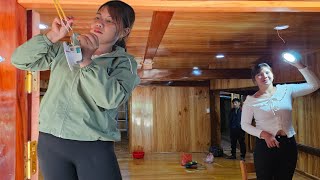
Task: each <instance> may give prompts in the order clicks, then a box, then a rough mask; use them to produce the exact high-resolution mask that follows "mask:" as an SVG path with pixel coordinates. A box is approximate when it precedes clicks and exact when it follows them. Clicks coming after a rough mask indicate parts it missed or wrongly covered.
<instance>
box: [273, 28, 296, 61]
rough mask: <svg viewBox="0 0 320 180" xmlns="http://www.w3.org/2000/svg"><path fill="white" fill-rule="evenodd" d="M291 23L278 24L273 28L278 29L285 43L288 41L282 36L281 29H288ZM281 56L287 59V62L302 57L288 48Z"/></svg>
mask: <svg viewBox="0 0 320 180" xmlns="http://www.w3.org/2000/svg"><path fill="white" fill-rule="evenodd" d="M288 28H289V25H281V26H276V27H274V28H273V29H275V30H277V34H278V37H279V38H280V39H281V40H282V41H283V44H286V41H285V40H284V39H283V38H282V37H281V36H280V34H279V31H281V30H284V29H288ZM281 57H282V58H283V60H285V61H287V62H290V63H292V62H295V61H298V60H300V59H301V55H300V54H299V53H298V52H296V51H293V50H287V51H285V52H283V53H282V54H281Z"/></svg>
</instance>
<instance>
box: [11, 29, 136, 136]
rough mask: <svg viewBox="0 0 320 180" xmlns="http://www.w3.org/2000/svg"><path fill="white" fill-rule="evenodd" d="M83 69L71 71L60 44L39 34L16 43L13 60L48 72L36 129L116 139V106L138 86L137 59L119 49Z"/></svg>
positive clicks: (54, 133) (13, 62)
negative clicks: (20, 43)
mask: <svg viewBox="0 0 320 180" xmlns="http://www.w3.org/2000/svg"><path fill="white" fill-rule="evenodd" d="M92 59H93V62H92V63H91V64H90V65H88V66H86V67H83V68H80V66H79V65H77V66H76V67H74V69H73V71H71V70H70V69H69V66H68V63H67V60H66V57H65V54H64V50H63V45H62V43H61V42H59V43H54V44H53V43H51V42H50V40H49V39H48V38H47V37H46V35H42V34H41V35H37V36H35V37H33V38H32V39H30V40H29V41H27V42H26V43H24V44H23V45H21V46H20V47H18V48H17V49H16V50H15V52H14V54H13V55H12V64H13V65H14V66H16V67H17V68H19V69H22V70H30V71H43V70H51V73H50V81H49V86H48V89H47V92H46V93H45V95H44V97H43V99H42V101H41V104H40V115H39V131H40V132H44V133H48V134H52V135H54V136H56V137H60V138H64V139H71V140H79V141H96V140H102V141H119V140H120V131H119V130H118V129H117V126H116V125H117V123H116V115H117V108H118V107H119V105H121V104H122V103H124V102H126V101H127V100H128V98H129V96H130V95H131V92H132V91H133V89H134V88H135V87H136V86H137V85H138V84H139V82H140V79H139V77H138V75H137V62H136V61H135V60H134V57H133V56H131V55H129V54H127V53H126V52H125V50H124V49H123V48H121V47H117V48H116V50H115V51H113V52H111V53H107V54H103V55H100V56H93V58H92Z"/></svg>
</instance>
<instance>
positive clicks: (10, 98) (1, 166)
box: [0, 0, 26, 180]
mask: <svg viewBox="0 0 320 180" xmlns="http://www.w3.org/2000/svg"><path fill="white" fill-rule="evenodd" d="M24 13H25V10H24V8H22V7H21V6H19V5H18V4H17V3H16V1H15V0H6V1H0V37H1V38H0V56H2V57H3V58H5V61H3V62H0V114H1V115H0V177H1V179H5V180H14V179H16V180H22V179H23V175H24V174H23V148H24V147H23V144H24V140H25V139H24V138H25V136H24V135H25V131H24V130H25V129H24V128H25V125H24V124H23V122H24V118H25V114H26V106H25V105H26V104H25V94H24V93H23V92H24V91H23V90H24V84H23V79H24V73H23V72H21V71H18V70H16V69H15V68H14V67H13V66H12V65H11V63H10V61H11V54H12V52H13V51H14V49H15V48H16V47H17V45H19V44H21V43H22V42H24V41H25V14H24ZM16 135H17V136H16Z"/></svg>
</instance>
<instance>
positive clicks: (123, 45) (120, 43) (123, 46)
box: [114, 38, 127, 51]
mask: <svg viewBox="0 0 320 180" xmlns="http://www.w3.org/2000/svg"><path fill="white" fill-rule="evenodd" d="M116 46H120V47H122V48H123V49H124V50H125V51H127V45H126V41H125V40H124V38H122V39H119V40H118V41H117V42H116V43H115V45H114V49H115V47H116Z"/></svg>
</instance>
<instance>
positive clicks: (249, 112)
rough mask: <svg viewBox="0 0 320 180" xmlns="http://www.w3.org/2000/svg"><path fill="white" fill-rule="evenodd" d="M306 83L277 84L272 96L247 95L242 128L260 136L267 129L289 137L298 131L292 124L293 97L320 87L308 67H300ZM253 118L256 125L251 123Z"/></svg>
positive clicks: (272, 132)
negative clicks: (280, 132) (283, 133)
mask: <svg viewBox="0 0 320 180" xmlns="http://www.w3.org/2000/svg"><path fill="white" fill-rule="evenodd" d="M299 71H300V72H301V74H302V75H303V77H304V78H305V79H306V81H307V82H306V83H300V84H283V85H277V86H276V87H277V89H276V91H275V93H274V94H273V95H272V96H271V97H267V98H266V97H259V98H255V97H254V96H247V99H246V100H245V102H244V104H243V108H242V116H241V128H242V129H243V130H244V131H246V132H247V133H249V134H251V135H253V136H256V137H258V138H260V133H261V132H262V131H266V132H268V133H271V134H272V135H274V136H276V134H277V132H278V131H279V130H282V131H284V132H285V133H286V134H287V136H288V137H292V136H294V135H295V134H296V133H295V131H294V129H293V126H292V98H295V97H299V96H304V95H306V94H310V93H312V92H314V91H316V90H317V89H319V87H320V81H319V79H318V78H317V76H316V75H314V74H313V73H312V72H311V71H309V70H308V68H307V67H306V68H303V69H299ZM252 118H254V119H255V122H256V126H255V127H254V126H253V125H251V123H252Z"/></svg>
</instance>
